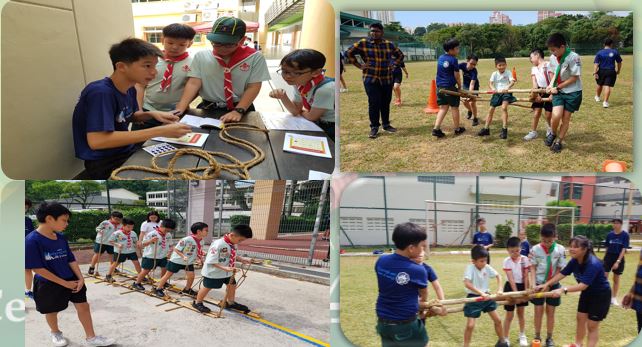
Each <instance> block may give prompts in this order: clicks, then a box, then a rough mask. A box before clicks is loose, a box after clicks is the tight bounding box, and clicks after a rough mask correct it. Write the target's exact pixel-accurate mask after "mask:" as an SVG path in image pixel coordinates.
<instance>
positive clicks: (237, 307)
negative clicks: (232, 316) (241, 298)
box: [225, 302, 250, 313]
mask: <svg viewBox="0 0 642 347" xmlns="http://www.w3.org/2000/svg"><path fill="white" fill-rule="evenodd" d="M225 307H226V308H229V309H232V310H236V311H241V312H243V313H248V312H250V309H249V308H248V307H247V306H245V305H241V304H239V303H238V302H233V303H231V304H230V303H229V302H228V303H227V305H225Z"/></svg>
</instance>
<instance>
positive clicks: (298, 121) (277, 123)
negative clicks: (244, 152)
mask: <svg viewBox="0 0 642 347" xmlns="http://www.w3.org/2000/svg"><path fill="white" fill-rule="evenodd" d="M260 114H261V119H263V124H265V128H266V129H268V130H291V131H320V132H323V129H321V128H319V126H318V125H316V124H314V122H310V121H309V120H307V119H305V118H303V117H295V116H293V115H291V114H289V113H287V112H261V113H260Z"/></svg>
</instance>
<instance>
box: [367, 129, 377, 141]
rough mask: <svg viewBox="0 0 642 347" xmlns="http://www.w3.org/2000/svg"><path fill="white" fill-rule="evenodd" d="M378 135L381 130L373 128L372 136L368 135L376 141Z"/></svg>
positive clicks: (371, 130)
mask: <svg viewBox="0 0 642 347" xmlns="http://www.w3.org/2000/svg"><path fill="white" fill-rule="evenodd" d="M378 133H379V129H377V128H372V129H370V135H368V137H369V138H371V139H376V138H377V134H378Z"/></svg>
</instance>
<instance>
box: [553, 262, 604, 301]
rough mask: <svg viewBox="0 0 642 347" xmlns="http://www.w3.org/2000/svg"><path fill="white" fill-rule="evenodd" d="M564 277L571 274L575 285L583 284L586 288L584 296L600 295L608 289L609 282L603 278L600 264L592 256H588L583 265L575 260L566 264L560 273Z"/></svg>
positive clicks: (602, 269) (602, 268)
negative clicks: (575, 282) (575, 281)
mask: <svg viewBox="0 0 642 347" xmlns="http://www.w3.org/2000/svg"><path fill="white" fill-rule="evenodd" d="M560 273H561V274H562V275H564V276H568V275H570V274H573V276H575V280H577V283H584V284H586V285H587V286H588V288H586V289H585V290H584V292H586V294H587V295H588V294H601V293H603V292H605V291H607V290H609V289H611V286H610V285H609V281H608V280H607V279H606V276H604V267H603V265H602V262H601V261H600V260H599V259H598V258H597V257H596V256H594V255H592V254H591V255H589V257H588V260H587V261H586V263H585V264H580V263H579V262H578V261H577V260H576V259H575V258H573V259H571V261H569V262H568V264H567V265H566V267H564V268H563V269H562V271H560Z"/></svg>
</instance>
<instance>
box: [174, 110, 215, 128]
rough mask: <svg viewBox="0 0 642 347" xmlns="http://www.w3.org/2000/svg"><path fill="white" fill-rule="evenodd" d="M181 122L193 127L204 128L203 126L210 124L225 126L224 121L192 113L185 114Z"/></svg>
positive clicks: (212, 125)
mask: <svg viewBox="0 0 642 347" xmlns="http://www.w3.org/2000/svg"><path fill="white" fill-rule="evenodd" d="M181 123H183V124H187V125H189V126H191V127H193V128H202V127H203V126H210V127H214V128H218V129H221V128H223V122H221V121H220V120H218V119H214V118H205V117H198V116H192V115H191V114H186V115H184V116H183V118H182V119H181Z"/></svg>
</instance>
